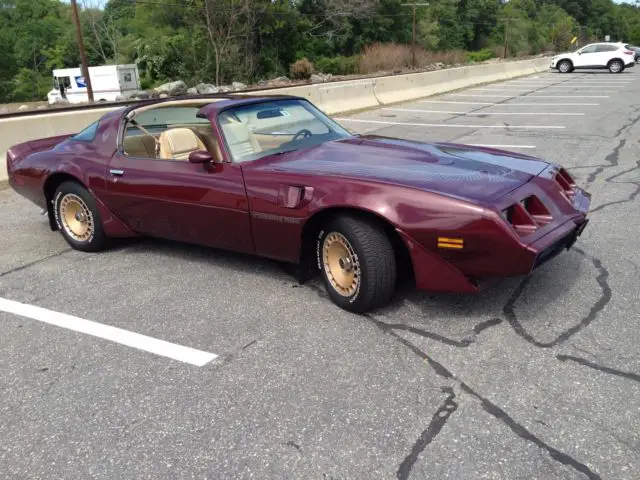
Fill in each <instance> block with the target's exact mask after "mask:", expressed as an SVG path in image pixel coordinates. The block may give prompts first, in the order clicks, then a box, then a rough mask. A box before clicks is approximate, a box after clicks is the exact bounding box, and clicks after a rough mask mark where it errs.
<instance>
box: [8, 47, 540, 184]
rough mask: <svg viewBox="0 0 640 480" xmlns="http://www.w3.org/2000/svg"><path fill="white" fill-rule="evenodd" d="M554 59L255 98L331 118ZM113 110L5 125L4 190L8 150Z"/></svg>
mask: <svg viewBox="0 0 640 480" xmlns="http://www.w3.org/2000/svg"><path fill="white" fill-rule="evenodd" d="M549 63H550V61H549V58H546V57H545V58H537V59H535V60H521V61H516V62H503V63H492V64H483V65H474V66H467V67H460V68H451V69H446V70H438V71H435V72H424V73H413V74H409V75H398V76H390V77H379V78H372V79H363V80H355V81H346V82H335V83H324V84H322V83H321V84H313V85H302V86H297V87H285V88H281V89H277V90H268V91H265V92H259V91H256V92H250V93H251V94H252V95H261V94H268V95H277V94H285V95H297V96H300V97H303V98H306V99H308V100H309V101H311V102H312V103H313V104H315V105H316V106H317V107H319V108H320V109H322V110H323V111H324V112H325V113H327V114H328V115H334V114H337V113H346V112H350V111H354V110H360V109H364V108H372V107H377V106H380V105H389V104H392V103H397V102H404V101H408V100H413V99H417V98H423V97H428V96H431V95H437V94H441V93H445V92H450V91H452V90H457V89H461V88H466V87H471V86H474V85H479V84H483V83H490V82H495V81H500V80H507V79H509V78H514V77H519V76H524V75H532V74H534V73H537V72H543V71H547V70H548V69H549ZM113 109H114V108H109V107H107V108H101V109H96V110H78V111H71V112H59V113H49V112H47V113H40V112H34V114H33V115H30V116H24V117H16V118H6V119H0V156H1V158H2V159H3V160H2V168H0V188H1V186H2V184H3V182H4V184H6V179H7V169H6V165H5V161H6V157H7V150H8V149H9V148H10V147H11V146H12V145H15V144H17V143H21V142H27V141H29V140H35V139H37V138H43V137H53V136H56V135H65V134H71V133H75V132H78V131H80V130H81V129H82V128H84V127H85V126H87V125H89V124H90V123H91V122H94V121H95V120H97V119H98V118H100V116H102V115H103V114H104V113H106V112H108V111H111V110H113Z"/></svg>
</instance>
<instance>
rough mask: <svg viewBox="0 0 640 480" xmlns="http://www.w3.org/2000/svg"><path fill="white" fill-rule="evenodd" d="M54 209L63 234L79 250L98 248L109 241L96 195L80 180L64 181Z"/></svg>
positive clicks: (55, 197)
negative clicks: (80, 183) (103, 226)
mask: <svg viewBox="0 0 640 480" xmlns="http://www.w3.org/2000/svg"><path fill="white" fill-rule="evenodd" d="M53 209H54V210H53V212H54V217H55V220H56V223H57V225H58V228H59V230H60V232H61V233H62V236H63V237H64V239H65V240H66V241H67V243H68V244H69V245H71V246H72V247H73V248H74V249H76V250H81V251H84V252H96V251H98V250H102V249H103V248H104V246H105V244H106V240H107V239H106V236H105V234H104V231H103V229H102V222H101V220H100V213H99V212H98V208H97V206H96V202H95V199H94V198H93V196H92V195H91V193H89V192H88V191H87V190H86V189H85V188H84V187H82V186H81V185H79V184H78V183H76V182H63V183H62V184H61V185H60V186H59V187H58V188H57V190H56V193H55V195H54V197H53Z"/></svg>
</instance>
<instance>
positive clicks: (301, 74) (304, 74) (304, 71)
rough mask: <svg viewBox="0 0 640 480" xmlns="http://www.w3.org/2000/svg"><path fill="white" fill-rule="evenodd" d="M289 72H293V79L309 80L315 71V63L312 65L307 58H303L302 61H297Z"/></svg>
mask: <svg viewBox="0 0 640 480" xmlns="http://www.w3.org/2000/svg"><path fill="white" fill-rule="evenodd" d="M289 70H290V72H291V78H293V79H296V80H307V79H309V78H311V75H312V74H313V71H314V70H313V63H311V62H310V61H309V59H308V58H306V57H303V58H301V59H300V60H297V61H296V62H295V63H292V64H291V67H290V68H289Z"/></svg>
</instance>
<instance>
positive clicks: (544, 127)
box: [334, 118, 566, 130]
mask: <svg viewBox="0 0 640 480" xmlns="http://www.w3.org/2000/svg"><path fill="white" fill-rule="evenodd" d="M334 120H336V121H338V122H356V123H378V124H381V125H407V126H413V127H434V128H435V127H442V128H517V129H525V130H548V129H563V128H566V127H564V126H562V125H459V124H451V123H410V122H385V121H383V120H363V119H360V118H335V119H334Z"/></svg>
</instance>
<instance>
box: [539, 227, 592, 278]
mask: <svg viewBox="0 0 640 480" xmlns="http://www.w3.org/2000/svg"><path fill="white" fill-rule="evenodd" d="M588 223H589V220H588V219H585V220H584V222H583V223H582V224H581V225H578V226H577V227H576V228H574V229H573V230H571V231H569V233H567V234H565V235H564V236H562V237H560V238H559V239H558V240H556V241H555V242H553V243H552V244H551V245H549V246H548V247H546V248H544V249H542V250H541V251H540V252H539V253H538V254H537V255H536V257H535V259H534V261H533V265H532V267H531V270H532V271H533V270H535V269H536V268H538V267H540V266H541V265H543V264H545V263H547V262H548V261H549V260H551V259H553V258H555V257H556V256H557V255H559V254H560V253H561V252H562V251H563V250H569V249H570V248H571V247H573V245H574V244H575V243H576V241H577V240H578V237H579V236H580V235H582V232H583V231H584V229H585V228H586V226H587V224H588Z"/></svg>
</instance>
